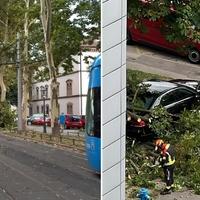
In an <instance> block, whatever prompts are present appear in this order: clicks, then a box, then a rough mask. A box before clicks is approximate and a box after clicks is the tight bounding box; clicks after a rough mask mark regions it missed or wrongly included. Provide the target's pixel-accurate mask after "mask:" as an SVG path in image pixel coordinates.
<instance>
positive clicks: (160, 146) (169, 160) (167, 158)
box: [155, 139, 175, 195]
mask: <svg viewBox="0 0 200 200" xmlns="http://www.w3.org/2000/svg"><path fill="white" fill-rule="evenodd" d="M155 151H157V152H158V153H159V154H160V155H159V158H158V162H159V164H160V165H161V167H162V168H163V172H164V175H165V183H166V188H165V189H164V190H163V191H162V192H161V193H160V194H162V195H165V194H170V193H171V191H172V190H173V188H174V185H173V183H174V178H173V174H174V163H175V153H174V148H173V146H172V145H170V144H168V143H164V141H163V140H162V139H157V140H156V141H155Z"/></svg>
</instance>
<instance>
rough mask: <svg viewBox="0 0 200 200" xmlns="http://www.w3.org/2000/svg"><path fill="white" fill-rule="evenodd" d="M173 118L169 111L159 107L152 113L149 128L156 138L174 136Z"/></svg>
mask: <svg viewBox="0 0 200 200" xmlns="http://www.w3.org/2000/svg"><path fill="white" fill-rule="evenodd" d="M172 122H173V119H172V116H171V115H170V114H169V113H168V112H167V110H166V109H165V108H164V107H162V106H158V107H156V108H155V109H153V111H152V113H151V123H150V124H149V127H150V128H151V129H152V130H153V132H154V133H155V134H156V136H158V137H160V138H170V137H171V136H172V135H173V134H174V129H173V124H172Z"/></svg>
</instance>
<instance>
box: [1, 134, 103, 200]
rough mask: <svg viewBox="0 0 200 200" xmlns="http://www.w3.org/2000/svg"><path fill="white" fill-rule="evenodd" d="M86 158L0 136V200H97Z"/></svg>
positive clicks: (95, 178)
mask: <svg viewBox="0 0 200 200" xmlns="http://www.w3.org/2000/svg"><path fill="white" fill-rule="evenodd" d="M97 199H100V178H99V176H98V175H96V174H94V173H93V172H92V171H91V170H90V169H89V168H88V166H87V161H86V159H85V155H82V154H79V153H75V152H73V151H72V150H62V149H57V148H54V147H51V146H48V145H41V144H36V143H32V142H27V141H23V140H19V139H14V138H10V137H6V136H3V135H1V134H0V200H97Z"/></svg>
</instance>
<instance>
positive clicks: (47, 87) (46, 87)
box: [45, 85, 49, 98]
mask: <svg viewBox="0 0 200 200" xmlns="http://www.w3.org/2000/svg"><path fill="white" fill-rule="evenodd" d="M45 89H46V98H48V96H49V93H48V90H49V86H48V85H45Z"/></svg>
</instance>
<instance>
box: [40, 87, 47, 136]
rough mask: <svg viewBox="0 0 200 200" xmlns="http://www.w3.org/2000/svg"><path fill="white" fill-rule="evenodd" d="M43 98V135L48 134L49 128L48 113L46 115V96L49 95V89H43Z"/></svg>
mask: <svg viewBox="0 0 200 200" xmlns="http://www.w3.org/2000/svg"><path fill="white" fill-rule="evenodd" d="M40 90H41V97H42V99H43V114H44V125H43V133H46V132H47V126H46V113H45V110H46V109H45V107H46V104H45V103H46V102H45V100H46V94H47V87H41V88H40Z"/></svg>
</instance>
